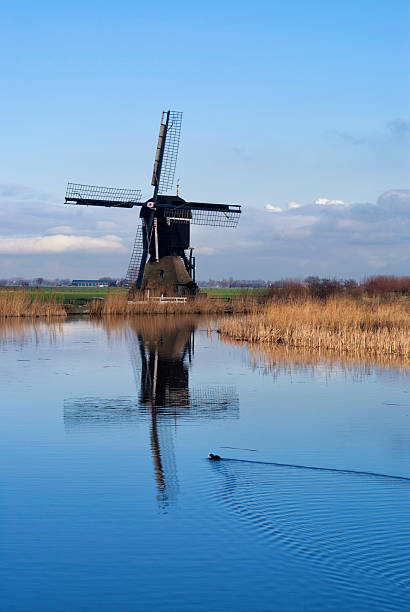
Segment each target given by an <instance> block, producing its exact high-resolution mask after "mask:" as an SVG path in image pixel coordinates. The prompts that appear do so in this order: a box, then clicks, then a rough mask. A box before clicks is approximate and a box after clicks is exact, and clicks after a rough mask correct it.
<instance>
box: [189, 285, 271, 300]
mask: <svg viewBox="0 0 410 612" xmlns="http://www.w3.org/2000/svg"><path fill="white" fill-rule="evenodd" d="M265 291H266V289H264V288H261V289H253V288H251V287H249V288H246V287H201V289H200V292H201V293H206V294H207V295H208V296H209V297H210V298H225V299H228V298H233V297H238V296H240V295H243V294H245V295H249V294H250V293H251V294H253V295H263V294H264V293H265Z"/></svg>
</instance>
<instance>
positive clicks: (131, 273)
mask: <svg viewBox="0 0 410 612" xmlns="http://www.w3.org/2000/svg"><path fill="white" fill-rule="evenodd" d="M142 230H143V228H142V226H141V225H139V226H138V229H137V233H136V235H135V240H134V247H133V249H132V254H131V259H130V263H129V265H128V271H127V275H126V277H125V280H126V282H127V284H130V285H132V284H133V283H135V281H136V280H137V278H138V272H139V270H140V267H141V262H142V256H143V253H144V241H143V234H142Z"/></svg>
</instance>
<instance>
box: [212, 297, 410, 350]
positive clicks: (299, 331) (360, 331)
mask: <svg viewBox="0 0 410 612" xmlns="http://www.w3.org/2000/svg"><path fill="white" fill-rule="evenodd" d="M218 331H219V333H221V334H223V335H225V336H226V337H228V338H231V339H233V340H243V341H247V342H251V343H261V344H266V345H284V346H294V347H300V348H306V349H316V350H317V349H319V350H331V351H338V352H339V353H350V354H368V355H383V354H384V355H389V354H390V355H397V356H400V357H402V358H405V359H406V360H409V358H410V316H409V302H407V301H406V302H404V301H399V300H396V301H391V302H388V303H377V302H368V301H367V302H366V301H357V300H354V299H352V298H345V297H334V298H331V299H329V300H328V301H326V302H324V301H322V300H314V299H305V300H300V301H292V302H283V301H276V302H275V301H272V302H270V303H268V304H266V305H261V307H260V308H259V309H258V311H257V312H253V313H251V314H248V315H246V316H242V317H231V318H226V319H222V320H221V321H220V322H219V324H218Z"/></svg>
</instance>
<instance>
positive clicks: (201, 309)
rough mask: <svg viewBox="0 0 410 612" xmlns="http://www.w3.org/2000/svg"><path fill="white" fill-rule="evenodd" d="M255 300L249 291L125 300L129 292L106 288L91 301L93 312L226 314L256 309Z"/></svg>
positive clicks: (254, 310) (94, 313) (119, 313)
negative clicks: (181, 298) (218, 295)
mask: <svg viewBox="0 0 410 612" xmlns="http://www.w3.org/2000/svg"><path fill="white" fill-rule="evenodd" d="M257 308H258V300H257V298H255V297H254V296H253V295H250V294H246V295H245V294H239V295H238V296H233V297H232V298H231V299H226V298H225V299H219V300H217V299H209V298H208V297H207V296H206V295H203V296H202V295H199V296H198V297H197V298H196V299H194V300H187V301H186V302H171V301H170V302H159V301H155V300H149V301H145V300H144V299H143V298H141V299H138V297H136V298H135V300H134V301H132V302H130V301H128V295H127V294H126V293H121V292H119V291H109V292H108V293H107V296H106V298H105V299H104V300H93V301H91V302H90V314H91V315H92V316H103V315H131V314H225V313H251V312H256V310H257Z"/></svg>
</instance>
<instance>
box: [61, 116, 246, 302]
mask: <svg viewBox="0 0 410 612" xmlns="http://www.w3.org/2000/svg"><path fill="white" fill-rule="evenodd" d="M181 121H182V113H180V112H177V111H164V112H163V113H162V119H161V124H160V132H159V137H158V144H157V149H156V155H155V163H154V170H153V175H152V186H153V187H154V194H153V196H152V198H150V199H149V200H147V201H146V202H141V191H140V190H137V189H119V188H112V187H96V186H91V185H79V184H77V183H69V184H68V187H67V194H66V198H65V200H66V203H70V204H80V205H85V206H105V207H116V208H133V207H134V206H140V207H141V212H140V219H141V225H140V226H139V228H138V230H137V235H136V237H135V241H134V247H133V250H132V254H131V260H130V263H129V266H128V271H127V276H126V281H127V284H128V285H129V286H130V287H131V288H132V289H133V290H134V291H135V290H140V289H142V290H144V289H152V290H154V291H155V290H157V291H158V292H160V293H162V294H168V295H175V294H176V295H178V294H179V295H186V294H195V292H196V290H197V285H196V283H195V258H194V257H193V249H192V248H191V246H190V226H191V224H192V223H193V224H196V225H211V226H214V227H236V226H237V224H238V221H239V217H240V214H241V207H240V206H238V205H234V204H211V203H205V202H187V201H186V200H184V199H182V198H181V197H179V195H168V194H167V193H165V192H167V191H170V190H172V189H173V185H174V177H175V168H176V161H177V156H178V148H179V140H180V133H181Z"/></svg>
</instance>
